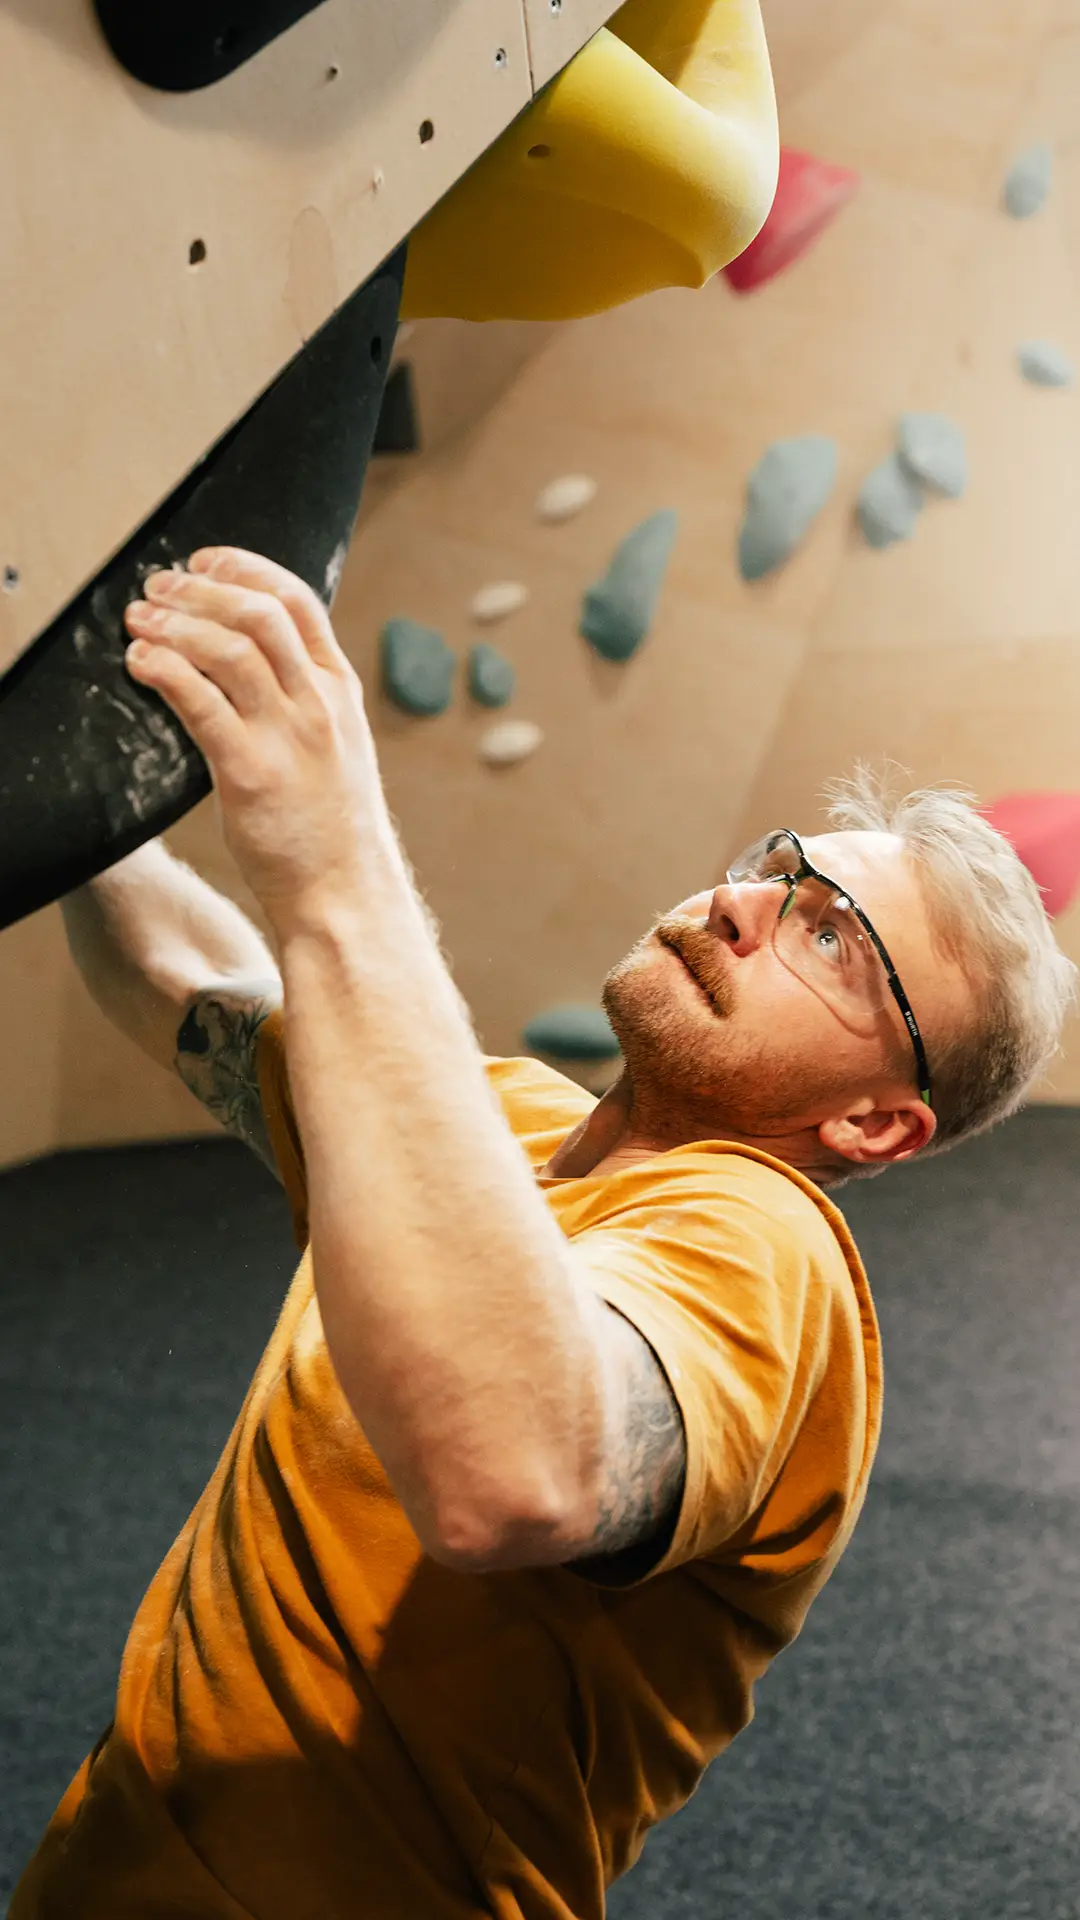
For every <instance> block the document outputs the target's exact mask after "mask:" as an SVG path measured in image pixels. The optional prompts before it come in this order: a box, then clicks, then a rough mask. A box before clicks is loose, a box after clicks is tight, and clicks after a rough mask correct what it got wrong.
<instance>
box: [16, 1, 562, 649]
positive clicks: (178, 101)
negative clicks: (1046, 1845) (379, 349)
mask: <svg viewBox="0 0 1080 1920" xmlns="http://www.w3.org/2000/svg"><path fill="white" fill-rule="evenodd" d="M500 53H501V54H502V55H504V56H505V57H504V58H503V59H502V60H501V61H497V60H496V55H497V54H500ZM331 75H333V77H332V78H331V77H330V76H331ZM530 95H531V80H530V75H529V67H528V55H527V48H526V43H525V29H524V18H523V14H522V10H521V0H454V4H453V5H452V6H451V7H450V8H447V6H446V5H445V4H444V0H408V4H404V3H403V0H398V4H395V5H394V6H392V7H388V6H384V5H380V4H373V3H371V4H363V5H359V4H356V0H326V3H325V4H324V5H323V6H321V7H318V8H316V9H315V11H314V12H312V13H310V14H309V15H307V17H306V18H305V19H303V20H301V21H300V22H298V24H297V25H296V26H295V27H293V28H292V29H291V30H290V31H289V32H288V33H286V34H283V35H282V36H281V37H280V38H279V39H278V40H276V41H274V42H273V43H272V44H271V45H270V46H269V47H267V48H266V49H264V51H263V52H262V53H260V54H259V55H258V56H257V57H256V58H255V59H254V60H252V61H250V62H249V63H248V64H247V65H245V66H244V67H242V68H240V69H239V70H238V71H237V72H236V73H234V74H232V75H230V76H229V77H228V78H227V79H225V80H222V81H220V82H218V83H217V84H216V85H215V86H213V87H210V88H208V89H206V90H204V91H202V92H199V93H195V94H184V95H171V94H161V93H157V92H155V91H153V90H152V89H150V88H147V87H143V86H141V85H139V84H138V83H137V82H134V81H132V80H130V79H129V78H128V77H127V75H125V74H124V73H123V72H122V70H121V69H120V67H119V66H118V65H117V64H116V63H115V62H114V61H113V59H112V57H111V55H110V54H109V52H108V50H107V49H106V47H105V45H104V42H103V41H102V39H101V37H100V35H99V34H98V32H97V29H96V26H95V23H94V17H93V13H92V10H91V8H90V6H89V5H88V4H86V3H85V0H34V5H33V7H31V6H30V5H29V4H16V5H12V6H6V7H4V8H3V9H2V10H0V170H2V173H3V177H4V179H5V180H6V181H7V182H8V191H7V193H6V194H5V196H4V202H3V207H2V209H0V248H2V256H3V260H4V276H5V287H6V289H7V292H6V297H5V301H4V306H3V315H2V319H0V419H2V420H3V423H4V462H3V468H2V471H0V544H2V547H3V551H2V552H0V567H2V566H4V565H8V566H14V567H16V568H17V569H18V573H19V585H18V588H17V590H16V591H15V592H13V593H10V594H8V595H5V596H3V597H0V623H2V624H0V669H2V668H3V667H4V666H5V665H6V664H7V663H8V662H9V661H10V659H11V658H12V657H13V656H14V654H15V653H17V652H18V651H19V650H20V649H21V647H22V646H23V645H24V644H25V643H26V642H27V641H28V640H29V639H30V638H31V637H32V636H33V635H34V634H35V633H36V632H38V631H39V630H40V628H41V627H42V626H43V625H44V624H45V623H46V622H47V621H48V619H49V618H50V617H51V616H52V615H53V614H55V613H56V612H57V611H58V610H59V609H60V607H62V606H63V605H64V604H65V603H66V602H67V600H68V599H69V598H70V597H71V595H72V594H73V593H74V592H75V591H76V590H77V589H78V588H79V587H80V586H81V585H82V584H83V583H84V582H85V581H86V580H87V579H89V578H91V577H92V576H93V575H94V573H96V571H97V570H98V568H99V567H100V566H101V565H102V564H103V562H104V561H105V560H106V559H107V558H108V556H109V554H110V553H111V552H113V551H114V550H115V548H116V547H117V546H119V545H120V544H121V543H122V541H123V540H124V539H125V538H126V537H127V536H128V534H129V533H130V532H131V531H132V530H133V529H134V528H135V527H137V526H138V525H139V524H140V523H141V522H142V521H143V520H144V519H145V517H146V516H147V515H148V514H149V513H150V512H151V511H152V509H153V508H154V506H155V505H156V504H158V503H159V502H160V501H161V500H162V499H163V498H165V497H166V496H167V494H168V493H169V492H170V491H171V489H172V488H173V487H174V486H175V485H176V484H177V483H178V482H179V481H180V480H181V479H182V478H183V476H184V475H185V474H186V473H187V472H188V471H189V470H190V468H191V467H192V466H193V465H194V464H195V462H196V461H197V460H198V459H199V458H200V457H201V455H202V454H203V453H204V452H205V451H206V449H207V448H208V447H209V446H210V445H211V444H212V443H213V442H214V441H215V440H216V439H217V438H218V436H219V435H220V434H221V433H223V432H224V431H225V429H226V428H227V427H228V426H229V425H230V424H231V423H232V422H233V421H234V420H236V419H238V418H239V417H240V416H241V415H242V414H243V413H244V412H245V411H246V410H247V408H248V407H249V406H250V405H251V403H252V402H253V401H254V400H255V399H256V397H257V396H258V394H259V393H261V392H262V391H263V389H264V388H265V387H266V386H267V384H268V383H269V381H270V380H271V379H272V378H273V377H274V375H275V374H276V373H277V372H278V371H279V369H280V368H281V367H282V366H283V365H284V364H285V363H286V362H287V361H288V360H289V359H290V358H291V356H292V355H293V354H295V353H296V352H297V351H298V349H299V348H300V347H301V346H302V345H303V342H304V340H305V338H307V337H308V336H309V335H310V333H311V332H312V331H314V330H315V329H316V328H317V327H318V326H319V325H320V324H321V323H322V322H323V321H324V320H325V319H327V318H328V317H329V315H330V313H331V312H332V310H333V309H334V307H335V305H337V304H338V303H339V302H340V301H342V300H344V299H345V298H346V296H347V295H348V294H349V293H350V292H351V291H352V290H353V289H354V288H355V287H357V286H358V285H359V284H360V283H361V282H362V281H363V280H364V279H365V278H366V277H367V276H368V274H369V273H371V272H372V271H373V270H374V268H375V267H376V266H377V265H378V264H379V262H380V261H381V260H382V259H384V258H385V256H386V255H387V253H389V252H390V251H391V250H392V248H393V247H394V246H396V245H397V244H398V242H399V241H400V240H401V239H402V238H403V237H404V236H405V235H406V234H408V233H409V232H410V231H411V230H412V228H413V227H414V226H415V225H416V224H417V222H418V221H419V220H420V218H421V217H422V216H423V214H424V213H426V212H427V211H428V209H429V208H430V207H431V206H432V205H433V204H434V203H435V201H436V200H438V199H439V198H440V196H441V195H442V194H443V193H444V192H445V191H446V190H447V189H448V188H449V187H450V186H451V185H452V184H453V182H454V181H455V180H456V179H458V178H459V176H460V175H461V174H462V173H463V172H464V171H465V169H466V168H467V167H468V166H469V165H470V164H471V163H472V161H473V160H475V159H476V158H477V157H478V155H479V154H481V153H482V152H483V151H484V149H485V148H486V147H487V146H488V145H489V144H490V143H491V141H492V140H494V139H495V138H496V136H497V135H498V134H499V133H500V132H501V131H502V129H503V128H504V127H505V126H507V125H508V124H509V122H510V121H511V120H512V119H514V118H515V117H516V115H517V114H518V113H519V112H520V111H521V109H522V108H523V107H524V106H525V105H526V104H527V102H528V100H529V98H530ZM425 121H426V122H429V123H430V124H431V126H432V128H433V130H434V131H433V136H432V138H430V139H429V140H427V141H421V139H420V134H419V129H420V127H421V124H422V123H423V122H425ZM195 240H199V241H200V242H201V243H202V244H203V246H204V247H205V249H206V256H205V259H204V260H203V261H202V263H201V264H199V265H196V266H192V265H191V264H190V262H189V248H190V246H191V243H192V242H193V241H195Z"/></svg>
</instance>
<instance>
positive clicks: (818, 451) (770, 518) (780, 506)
mask: <svg viewBox="0 0 1080 1920" xmlns="http://www.w3.org/2000/svg"><path fill="white" fill-rule="evenodd" d="M836 468H837V451H836V442H835V440H830V439H828V438H827V437H826V436H825V435H824V434H822V433H804V434H802V435H800V436H799V437H798V438H797V439H794V440H774V442H773V444H772V446H771V447H769V448H768V449H767V450H766V451H765V453H763V454H762V456H761V459H760V460H759V461H758V463H757V466H756V467H755V468H754V470H753V472H752V473H751V475H750V478H749V480H748V481H747V483H746V513H745V515H744V517H743V523H742V526H741V527H740V529H739V572H740V573H741V574H742V577H743V579H744V580H760V579H762V578H763V576H764V575H765V574H767V573H771V572H772V571H773V568H774V567H778V566H780V564H781V562H782V561H784V560H786V559H787V558H788V555H789V554H791V553H793V552H794V550H795V548H796V547H797V546H798V544H799V542H800V540H802V539H803V538H804V537H805V535H806V534H807V532H808V531H809V529H810V527H811V525H812V523H813V522H814V520H816V518H817V516H818V514H819V513H820V512H821V509H822V507H823V506H824V505H825V502H826V501H827V500H828V498H829V495H830V494H831V492H832V490H833V488H834V486H835V485H836Z"/></svg>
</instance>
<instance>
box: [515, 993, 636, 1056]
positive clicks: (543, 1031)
mask: <svg viewBox="0 0 1080 1920" xmlns="http://www.w3.org/2000/svg"><path fill="white" fill-rule="evenodd" d="M522 1038H523V1039H524V1041H525V1045H526V1046H527V1047H529V1048H530V1049H531V1051H532V1052H533V1053H549V1054H552V1055H554V1057H555V1058H556V1059H560V1060H612V1059H614V1058H615V1055H616V1054H617V1053H618V1051H619V1043H618V1041H617V1040H616V1038H615V1035H614V1033H613V1031H612V1028H611V1023H610V1021H609V1020H608V1017H607V1014H606V1013H605V1012H604V1010H603V1008H602V1007H577V1006H565V1007H548V1008H547V1010H546V1011H545V1012H544V1013H538V1014H537V1015H536V1016H535V1018H534V1019H532V1020H530V1021H529V1024H528V1026H527V1027H526V1029H525V1032H524V1034H523V1036H522Z"/></svg>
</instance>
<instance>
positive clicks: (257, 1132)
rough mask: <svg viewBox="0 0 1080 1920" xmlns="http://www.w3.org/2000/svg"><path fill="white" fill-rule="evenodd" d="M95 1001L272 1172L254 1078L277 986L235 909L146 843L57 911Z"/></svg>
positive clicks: (262, 949)
mask: <svg viewBox="0 0 1080 1920" xmlns="http://www.w3.org/2000/svg"><path fill="white" fill-rule="evenodd" d="M62 908H63V914H64V925H65V928H66V931H67V937H68V945H69V947H70V949H71V953H72V957H73V958H74V960H75V963H76V965H77V967H78V969H79V971H80V973H81V974H82V977H83V980H84V982H85V984H86V987H87V989H88V991H89V993H90V995H91V998H92V999H93V1000H94V1001H95V1002H96V1004H97V1005H98V1006H99V1007H100V1008H101V1011H102V1012H103V1013H104V1014H105V1016H106V1018H107V1019H108V1020H110V1021H111V1022H112V1024H113V1026H115V1027H117V1028H119V1030H120V1032H121V1033H123V1034H126V1036H127V1038H128V1039H129V1040H133V1041H134V1042H135V1044H136V1046H138V1047H140V1048H141V1049H142V1051H143V1052H144V1053H145V1054H147V1055H148V1056H149V1058H150V1059H151V1060H154V1061H156V1062H157V1064H158V1065H159V1066H162V1067H167V1068H169V1069H170V1070H171V1071H173V1072H175V1073H177V1074H179V1076H180V1078H181V1080H182V1081H183V1082H184V1085H185V1086H186V1087H188V1088H189V1089H190V1090H191V1092H192V1093H194V1094H195V1095H196V1097H197V1098H198V1099H200V1100H201V1101H202V1102H203V1104H204V1106H206V1107H207V1108H208V1110H209V1111H210V1112H211V1113H212V1114H213V1115H214V1116H215V1118H216V1119H218V1120H220V1122H221V1124H222V1126H224V1127H225V1128H226V1129H227V1131H228V1132H230V1133H232V1134H234V1135H235V1136H236V1137H237V1138H238V1139H241V1140H244V1141H246V1142H247V1144H248V1145H249V1146H251V1147H252V1148H254V1150H255V1152H257V1153H258V1154H259V1156H260V1158H261V1159H263V1160H264V1161H265V1162H266V1164H267V1166H269V1167H270V1169H271V1171H273V1172H275V1173H276V1172H277V1168H276V1167H275V1165H274V1157H273V1153H272V1150H271V1148H270V1144H269V1140H268V1138H267V1134H266V1127H265V1122H264V1120H263V1115H262V1108H261V1103H260V1099H259V1089H258V1078H257V1074H256V1070H255V1048H256V1042H257V1039H258V1033H259V1028H260V1027H261V1025H262V1023H263V1021H264V1020H265V1019H266V1017H267V1015H268V1014H269V1013H270V1012H271V1011H272V1009H273V1008H275V1007H278V1006H280V1005H281V1001H282V987H281V976H280V974H279V972H278V968H277V962H276V961H275V959H274V956H273V954H272V953H271V951H270V948H269V947H268V946H267V944H266V942H265V940H264V939H263V937H262V934H261V933H260V932H259V931H258V929H257V928H256V927H254V926H253V925H252V923H251V921H250V920H248V919H247V917H246V915H245V914H243V913H242V912H241V911H240V909H239V907H236V906H234V905H233V903H232V901H230V900H226V899H224V898H223V896H222V895H221V894H219V893H217V892H215V890H214V888H213V887H211V886H209V885H208V884H207V882H206V881H205V880H201V879H200V878H199V876H198V874H196V873H193V872H192V870H191V868H190V867H187V866H185V865H184V863H183V861H181V860H177V859H176V858H175V857H174V855H172V854H171V853H170V852H169V851H168V849H167V848H166V846H165V845H164V843H163V842H162V841H160V840H154V841H151V842H150V843H149V844H148V845H146V846H144V847H140V848H139V849H138V851H137V852H136V853H133V854H131V855H129V857H128V858H127V859H126V860H121V861H120V862H119V863H118V864H117V865H116V866H114V867H111V868H110V869H109V871H108V872H107V873H103V874H100V875H99V876H98V878H97V879H96V880H91V881H90V882H89V883H88V884H87V885H86V886H84V887H79V888H78V889H77V891H76V892H74V893H71V894H69V895H68V896H67V898H66V899H65V900H64V901H63V902H62Z"/></svg>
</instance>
